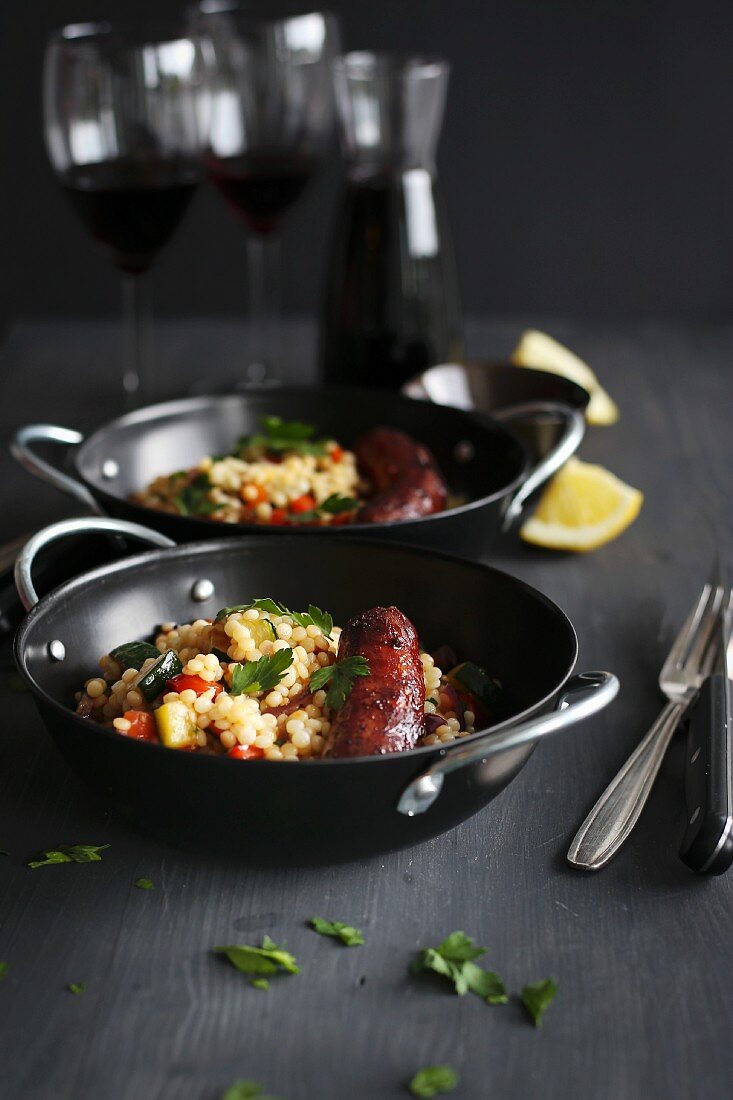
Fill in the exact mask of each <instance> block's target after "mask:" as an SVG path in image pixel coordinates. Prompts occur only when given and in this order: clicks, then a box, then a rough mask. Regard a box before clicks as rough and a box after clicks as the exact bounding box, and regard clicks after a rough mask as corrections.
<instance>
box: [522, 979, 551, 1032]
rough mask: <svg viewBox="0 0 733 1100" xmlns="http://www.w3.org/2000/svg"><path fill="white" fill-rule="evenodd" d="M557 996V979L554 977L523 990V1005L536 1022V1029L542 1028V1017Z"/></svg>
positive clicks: (534, 983) (531, 984)
mask: <svg viewBox="0 0 733 1100" xmlns="http://www.w3.org/2000/svg"><path fill="white" fill-rule="evenodd" d="M556 994H557V979H556V978H554V977H550V978H544V979H543V980H542V981H539V982H531V983H530V984H529V985H525V987H524V989H523V990H522V1004H523V1005H524V1007H525V1008H526V1009H527V1012H529V1014H530V1016H531V1017H532V1019H533V1020H534V1026H535V1027H542V1017H543V1016H544V1014H545V1012H547V1009H548V1008H549V1007H550V1005H551V1004H552V1002H553V1001H554V999H555V996H556Z"/></svg>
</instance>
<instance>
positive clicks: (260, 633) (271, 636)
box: [245, 619, 277, 649]
mask: <svg viewBox="0 0 733 1100" xmlns="http://www.w3.org/2000/svg"><path fill="white" fill-rule="evenodd" d="M245 625H246V626H247V627H248V628H249V632H250V634H251V635H252V638H253V639H254V643H255V645H256V646H257V647H258V649H259V647H260V646H261V645H262V643H263V642H276V641H277V632H276V630H275V627H274V626H273V625H272V623H271V622H270V620H269V619H254V620H253V621H252V622H250V620H249V619H247V621H246V624H245Z"/></svg>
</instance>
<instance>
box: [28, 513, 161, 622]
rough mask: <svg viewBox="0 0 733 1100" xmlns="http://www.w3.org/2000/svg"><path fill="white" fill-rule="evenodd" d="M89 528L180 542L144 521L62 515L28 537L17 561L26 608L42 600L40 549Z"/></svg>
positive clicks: (145, 539) (154, 541)
mask: <svg viewBox="0 0 733 1100" xmlns="http://www.w3.org/2000/svg"><path fill="white" fill-rule="evenodd" d="M85 531H91V532H93V533H94V534H98V533H99V532H109V533H110V534H113V535H127V536H128V537H129V538H135V539H140V540H141V542H149V543H152V545H153V546H162V547H169V546H175V545H176V544H175V542H174V541H173V539H169V538H167V536H166V535H161V534H160V532H159V531H152V530H151V529H150V528H149V527H143V526H142V524H140V523H128V522H127V520H124V519H107V518H106V517H104V516H81V517H79V518H78V519H62V520H60V521H59V522H58V523H52V524H51V526H50V527H44V528H43V530H42V531H39V532H38V533H37V534H35V535H32V536H31V538H29V539H28V542H27V543H26V544H25V546H24V547H23V549H22V550H21V552H20V554H19V555H18V557H17V559H16V562H15V587H16V588H17V589H18V595H19V596H20V599H21V602H22V604H23V607H24V608H25V609H26V611H30V609H31V608H32V607H33V606H34V605H35V604H37V603H38V593H37V592H36V590H35V587H34V585H33V580H32V578H31V571H32V569H33V563H34V561H35V559H36V556H37V555H38V553H39V552H40V551H41V550H43V548H44V547H45V546H48V545H49V544H50V543H52V542H56V541H57V540H58V539H65V538H70V537H73V536H74V535H80V534H83V533H84V532H85Z"/></svg>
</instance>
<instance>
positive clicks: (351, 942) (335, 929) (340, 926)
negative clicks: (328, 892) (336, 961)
mask: <svg viewBox="0 0 733 1100" xmlns="http://www.w3.org/2000/svg"><path fill="white" fill-rule="evenodd" d="M310 924H311V927H312V928H313V930H314V931H315V932H318V934H319V935H320V936H333V937H334V939H337V940H341V942H342V943H344V944H346V946H347V947H359V946H360V945H361V944H362V943H364V933H363V932H360V931H359V929H358V928H352V927H351V925H350V924H344V923H343V922H342V921H340V920H334V921H330V920H323V918H322V917H311V919H310Z"/></svg>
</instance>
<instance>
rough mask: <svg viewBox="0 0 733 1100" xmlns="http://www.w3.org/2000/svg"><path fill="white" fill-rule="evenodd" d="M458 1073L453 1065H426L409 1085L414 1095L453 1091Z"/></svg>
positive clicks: (431, 1094) (430, 1094)
mask: <svg viewBox="0 0 733 1100" xmlns="http://www.w3.org/2000/svg"><path fill="white" fill-rule="evenodd" d="M457 1084H458V1074H457V1073H456V1071H455V1070H454V1069H453V1068H452V1067H451V1066H425V1069H420V1070H418V1071H417V1073H416V1074H415V1076H414V1077H413V1078H412V1080H411V1081H410V1084H409V1086H408V1088H409V1090H410V1092H411V1093H412V1095H413V1096H440V1095H441V1094H442V1093H445V1092H453V1089H454V1088H455V1087H456V1085H457Z"/></svg>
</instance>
